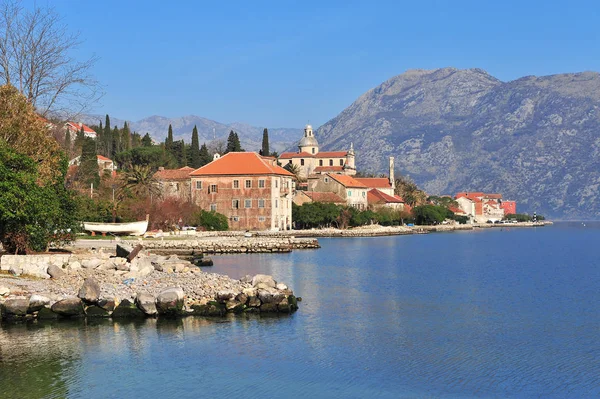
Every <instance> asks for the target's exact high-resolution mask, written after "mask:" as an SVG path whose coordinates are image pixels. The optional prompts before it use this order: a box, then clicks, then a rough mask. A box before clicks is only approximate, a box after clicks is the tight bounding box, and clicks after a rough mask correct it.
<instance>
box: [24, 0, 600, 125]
mask: <svg viewBox="0 0 600 399" xmlns="http://www.w3.org/2000/svg"><path fill="white" fill-rule="evenodd" d="M30 4H31V3H30ZM37 4H38V5H45V4H50V5H53V6H54V7H55V9H56V11H57V12H58V13H59V14H61V15H63V16H64V18H65V21H66V22H67V24H68V25H69V28H70V29H72V30H73V31H78V32H79V34H80V37H81V39H82V40H83V41H84V43H83V45H82V46H81V47H80V48H79V49H78V51H77V54H76V56H77V57H87V56H90V55H92V54H96V55H98V56H100V57H101V59H100V61H99V62H98V63H97V64H96V66H95V69H94V71H93V72H94V74H95V76H96V78H97V79H98V80H99V81H100V82H101V83H102V84H103V85H104V87H105V92H106V94H105V96H104V97H103V99H102V100H101V104H99V105H98V106H97V107H96V108H95V109H94V111H95V112H97V113H102V114H104V113H109V114H110V115H112V116H114V117H119V118H124V119H128V120H138V119H141V118H143V117H146V116H150V115H162V116H167V117H176V116H183V115H190V114H195V115H200V116H204V117H207V118H209V119H214V120H217V121H219V122H234V121H237V122H246V123H250V124H253V125H257V126H266V127H271V128H273V127H301V126H302V125H304V124H305V123H306V122H307V121H310V122H311V123H312V124H313V125H316V126H319V125H321V124H323V123H325V122H327V121H328V120H329V119H331V118H333V117H335V116H336V115H337V114H338V113H339V112H341V111H342V110H343V109H344V108H345V107H347V106H348V105H350V104H351V103H352V102H353V101H354V100H355V99H356V98H357V97H358V96H360V95H361V94H362V93H364V92H365V91H367V90H368V89H370V88H372V87H375V86H377V85H379V84H380V83H381V82H383V81H385V80H387V79H389V78H390V77H392V76H395V75H398V74H400V73H402V72H404V71H406V70H407V69H414V68H422V69H433V68H438V67H445V66H453V67H457V68H472V67H478V68H482V69H485V70H487V71H488V72H489V73H491V74H492V75H494V76H496V77H497V78H499V79H501V80H512V79H516V78H519V77H521V76H525V75H547V74H554V73H562V72H579V71H584V70H594V71H599V70H600V48H599V47H600V45H599V39H600V34H599V33H600V25H599V24H598V21H599V20H600V19H599V17H600V5H599V4H598V3H597V2H594V1H579V2H578V1H570V2H566V1H565V2H553V1H506V0H502V1H481V0H479V1H426V0H423V1H412V2H404V1H366V0H365V1H324V0H323V1H308V0H305V1H273V2H266V1H229V2H217V1H212V2H208V1H206V2H204V1H187V2H186V1H80V0H78V1H76V0H62V1H55V2H43V1H39V0H38V1H37Z"/></svg>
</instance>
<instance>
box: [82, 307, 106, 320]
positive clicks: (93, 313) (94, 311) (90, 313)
mask: <svg viewBox="0 0 600 399" xmlns="http://www.w3.org/2000/svg"><path fill="white" fill-rule="evenodd" d="M85 315H86V316H87V317H110V314H109V313H108V311H107V310H106V309H102V308H101V307H100V306H96V305H92V306H88V307H87V308H85Z"/></svg>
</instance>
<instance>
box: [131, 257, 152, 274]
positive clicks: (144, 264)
mask: <svg viewBox="0 0 600 399" xmlns="http://www.w3.org/2000/svg"><path fill="white" fill-rule="evenodd" d="M134 266H136V268H137V274H138V276H139V277H146V276H147V275H149V274H151V273H152V272H153V271H154V265H152V262H151V261H150V259H148V258H137V259H134V261H133V262H132V263H131V270H132V271H133V270H134Z"/></svg>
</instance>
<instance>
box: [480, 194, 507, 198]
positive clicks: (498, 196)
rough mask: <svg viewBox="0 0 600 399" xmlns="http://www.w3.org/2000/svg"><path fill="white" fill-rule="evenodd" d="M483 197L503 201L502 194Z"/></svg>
mask: <svg viewBox="0 0 600 399" xmlns="http://www.w3.org/2000/svg"><path fill="white" fill-rule="evenodd" d="M483 196H484V197H485V198H489V199H502V194H484V195H483Z"/></svg>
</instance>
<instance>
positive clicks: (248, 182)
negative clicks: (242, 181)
mask: <svg viewBox="0 0 600 399" xmlns="http://www.w3.org/2000/svg"><path fill="white" fill-rule="evenodd" d="M246 188H252V180H246Z"/></svg>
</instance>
